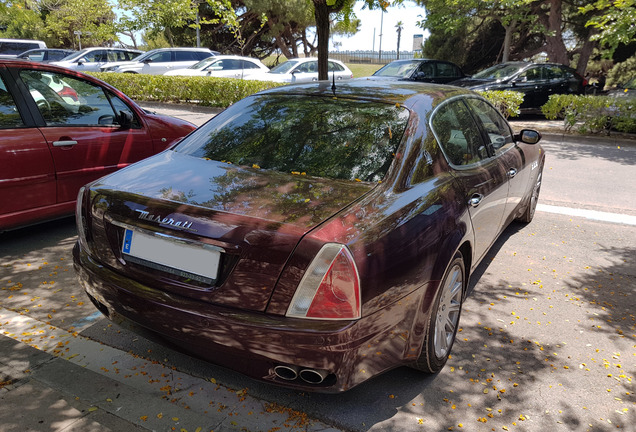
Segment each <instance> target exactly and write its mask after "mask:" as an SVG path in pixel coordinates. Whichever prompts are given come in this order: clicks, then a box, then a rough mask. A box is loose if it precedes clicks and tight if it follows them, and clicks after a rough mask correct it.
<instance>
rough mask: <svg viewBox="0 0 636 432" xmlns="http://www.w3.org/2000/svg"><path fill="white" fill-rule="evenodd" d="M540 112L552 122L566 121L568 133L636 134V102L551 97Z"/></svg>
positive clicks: (630, 100)
mask: <svg viewBox="0 0 636 432" xmlns="http://www.w3.org/2000/svg"><path fill="white" fill-rule="evenodd" d="M541 111H542V112H543V114H544V115H545V116H546V118H547V119H549V120H554V119H557V118H562V119H563V126H564V129H565V131H571V130H572V129H574V127H575V126H576V128H577V129H576V130H578V131H579V132H581V133H587V132H591V133H600V132H607V133H608V134H609V132H610V130H612V129H614V130H617V131H619V132H628V133H634V132H636V101H635V100H634V99H633V98H627V97H626V98H617V97H612V96H576V95H552V96H550V99H548V103H546V104H545V105H543V107H541Z"/></svg>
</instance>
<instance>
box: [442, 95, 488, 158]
mask: <svg viewBox="0 0 636 432" xmlns="http://www.w3.org/2000/svg"><path fill="white" fill-rule="evenodd" d="M431 126H432V129H433V133H434V134H435V138H436V139H437V142H438V143H439V145H440V147H441V148H442V152H443V153H444V155H445V156H446V159H447V160H448V161H449V162H450V163H451V165H454V166H456V167H462V166H466V165H472V164H475V163H479V162H481V161H482V160H483V159H486V158H488V151H487V150H486V147H485V146H484V145H483V141H482V138H481V132H480V129H479V128H478V126H477V123H476V122H475V119H474V118H473V116H472V114H471V112H470V110H469V109H468V107H467V106H466V104H465V103H464V101H463V100H462V99H455V100H451V101H450V102H447V103H445V104H443V105H442V106H440V107H439V108H437V109H436V111H435V112H434V113H433V117H432V120H431Z"/></svg>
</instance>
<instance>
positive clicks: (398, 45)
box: [397, 28, 402, 60]
mask: <svg viewBox="0 0 636 432" xmlns="http://www.w3.org/2000/svg"><path fill="white" fill-rule="evenodd" d="M397 34H398V41H397V42H398V43H397V59H398V60H399V59H400V39H401V38H402V29H401V28H399V29H398V31H397Z"/></svg>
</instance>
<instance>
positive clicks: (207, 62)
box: [188, 56, 218, 69]
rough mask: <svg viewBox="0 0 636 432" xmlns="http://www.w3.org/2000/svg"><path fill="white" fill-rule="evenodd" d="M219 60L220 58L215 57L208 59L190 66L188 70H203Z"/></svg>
mask: <svg viewBox="0 0 636 432" xmlns="http://www.w3.org/2000/svg"><path fill="white" fill-rule="evenodd" d="M217 60H218V58H216V57H215V56H212V57H207V58H204V59H203V60H201V61H198V62H196V63H195V64H193V65H192V66H190V67H189V68H188V69H203V68H204V67H206V66H208V65H209V64H210V63H212V62H215V61H217Z"/></svg>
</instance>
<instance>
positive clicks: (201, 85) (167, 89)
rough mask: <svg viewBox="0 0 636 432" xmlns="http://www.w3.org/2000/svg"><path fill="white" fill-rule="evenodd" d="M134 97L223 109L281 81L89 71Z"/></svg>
mask: <svg viewBox="0 0 636 432" xmlns="http://www.w3.org/2000/svg"><path fill="white" fill-rule="evenodd" d="M91 75H93V76H95V78H99V79H101V80H102V81H105V82H107V83H108V84H110V85H112V86H114V87H116V88H118V89H119V90H121V91H122V92H124V93H125V94H126V95H127V96H128V97H130V98H132V99H134V100H142V101H157V102H191V103H197V104H199V105H204V106H214V107H221V108H225V107H227V106H230V105H232V104H233V103H234V102H237V101H239V100H241V99H243V98H244V97H246V96H249V95H251V94H253V93H256V92H259V91H261V90H266V89H269V88H272V87H277V86H279V85H281V84H279V83H273V82H264V81H249V80H240V79H234V78H210V77H183V76H163V75H144V74H131V73H112V72H111V73H93V74H91Z"/></svg>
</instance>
